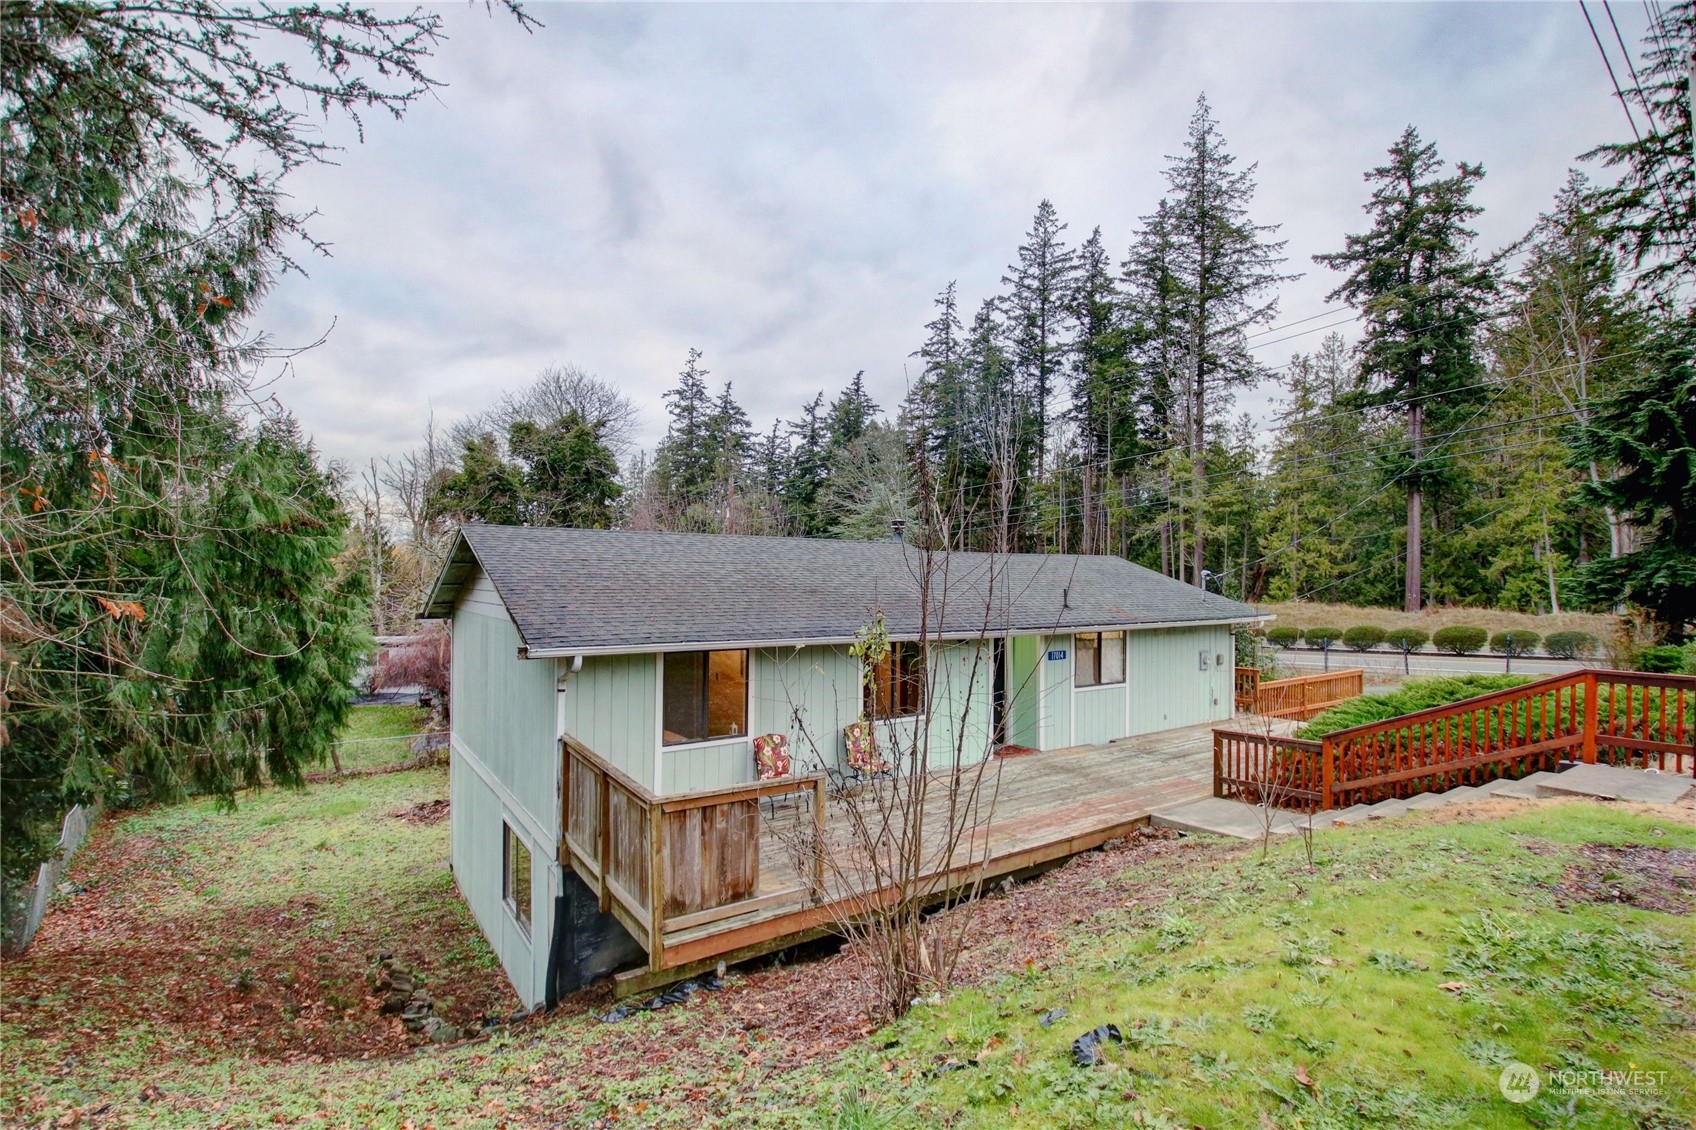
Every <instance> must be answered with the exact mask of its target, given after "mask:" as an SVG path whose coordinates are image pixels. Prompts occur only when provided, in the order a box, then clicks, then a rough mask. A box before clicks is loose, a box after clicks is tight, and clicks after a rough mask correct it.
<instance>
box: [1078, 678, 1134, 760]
mask: <svg viewBox="0 0 1696 1130" xmlns="http://www.w3.org/2000/svg"><path fill="white" fill-rule="evenodd" d="M1125 698H1126V691H1125V684H1124V683H1111V684H1108V685H1107V686H1101V687H1079V688H1078V690H1077V691H1076V692H1075V697H1074V698H1073V700H1072V719H1073V725H1074V726H1075V727H1076V730H1075V731H1074V733H1073V735H1072V744H1073V745H1100V744H1101V743H1102V742H1110V741H1114V740H1116V739H1118V738H1122V737H1124V736H1125V734H1126V729H1125Z"/></svg>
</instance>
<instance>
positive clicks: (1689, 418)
mask: <svg viewBox="0 0 1696 1130" xmlns="http://www.w3.org/2000/svg"><path fill="white" fill-rule="evenodd" d="M1646 351H1647V358H1646V363H1645V365H1644V366H1643V371H1642V372H1641V373H1639V374H1635V375H1633V376H1631V377H1628V378H1627V379H1625V380H1624V381H1622V382H1621V383H1620V385H1619V387H1618V388H1617V389H1615V390H1614V391H1613V392H1612V393H1611V394H1610V395H1608V396H1607V397H1606V398H1605V399H1603V400H1602V401H1601V402H1600V403H1599V404H1598V405H1597V406H1596V412H1595V415H1594V416H1593V417H1592V419H1591V420H1590V422H1589V424H1588V425H1586V427H1585V428H1584V429H1583V431H1582V432H1581V433H1580V435H1579V439H1578V442H1577V444H1576V445H1575V448H1574V453H1573V457H1574V461H1575V462H1577V463H1579V464H1580V465H1582V464H1584V463H1586V462H1589V461H1592V460H1594V461H1597V462H1601V463H1606V464H1610V465H1613V466H1616V467H1619V468H1621V471H1620V473H1619V474H1618V475H1616V476H1615V477H1613V478H1611V479H1607V480H1604V481H1603V482H1602V483H1600V484H1592V483H1586V484H1585V485H1584V488H1583V491H1584V494H1585V495H1586V496H1587V498H1588V500H1589V501H1591V502H1592V503H1594V504H1598V505H1604V506H1609V507H1612V508H1613V509H1614V510H1615V511H1617V512H1618V513H1621V514H1624V515H1626V516H1627V517H1628V518H1629V519H1630V521H1631V522H1632V524H1633V525H1634V526H1636V527H1637V528H1638V530H1639V531H1640V537H1641V544H1640V546H1639V547H1638V548H1636V549H1634V550H1633V551H1631V552H1629V553H1626V554H1624V555H1623V556H1620V557H1615V558H1610V559H1608V560H1601V561H1592V562H1590V563H1589V564H1588V565H1584V566H1582V567H1580V569H1579V571H1578V572H1579V579H1580V583H1581V585H1582V586H1583V587H1584V588H1585V589H1586V590H1587V592H1588V593H1589V594H1590V595H1591V596H1593V597H1595V598H1598V599H1602V600H1609V601H1620V600H1630V601H1634V602H1636V603H1637V604H1640V605H1642V606H1643V607H1644V608H1647V609H1648V610H1649V611H1650V613H1651V614H1652V615H1653V616H1654V618H1655V619H1656V621H1657V622H1659V624H1660V625H1661V626H1662V628H1663V629H1664V630H1665V632H1666V634H1667V637H1668V639H1669V640H1670V641H1671V642H1673V643H1680V642H1683V641H1684V640H1685V639H1687V638H1689V637H1690V635H1691V634H1692V632H1693V631H1696V311H1692V310H1686V311H1685V312H1684V313H1683V315H1682V316H1681V317H1679V318H1678V319H1676V320H1674V319H1668V320H1667V321H1665V322H1663V323H1662V324H1661V325H1660V326H1659V327H1658V329H1657V332H1656V333H1655V334H1654V336H1653V337H1652V338H1651V339H1650V340H1649V342H1648V345H1647V350H1646Z"/></svg>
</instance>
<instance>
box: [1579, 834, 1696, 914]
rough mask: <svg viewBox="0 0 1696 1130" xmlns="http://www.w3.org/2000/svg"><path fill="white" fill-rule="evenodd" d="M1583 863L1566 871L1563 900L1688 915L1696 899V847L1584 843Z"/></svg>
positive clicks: (1581, 849)
mask: <svg viewBox="0 0 1696 1130" xmlns="http://www.w3.org/2000/svg"><path fill="white" fill-rule="evenodd" d="M1579 854H1580V855H1581V856H1582V857H1583V862H1580V863H1576V864H1574V865H1573V866H1571V867H1569V868H1567V872H1566V875H1565V876H1564V877H1563V878H1562V879H1561V888H1560V891H1561V897H1562V898H1564V899H1566V900H1568V901H1570V902H1614V903H1624V904H1625V905H1627V906H1636V907H1641V908H1642V909H1644V910H1658V911H1661V912H1662V913H1665V914H1689V913H1690V908H1691V903H1692V900H1696V849H1691V848H1671V847H1654V846H1651V845H1645V844H1634V845H1630V846H1626V847H1611V846H1608V845H1605V844H1585V845H1584V846H1583V847H1582V848H1580V849H1579Z"/></svg>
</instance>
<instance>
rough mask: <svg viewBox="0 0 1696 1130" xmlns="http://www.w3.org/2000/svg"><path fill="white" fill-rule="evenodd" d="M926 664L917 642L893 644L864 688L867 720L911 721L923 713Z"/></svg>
mask: <svg viewBox="0 0 1696 1130" xmlns="http://www.w3.org/2000/svg"><path fill="white" fill-rule="evenodd" d="M924 704H925V661H924V653H923V652H921V651H920V650H919V645H918V644H916V643H892V644H890V645H889V654H888V655H886V656H884V657H883V658H882V659H881V660H879V661H878V664H877V666H875V667H873V668H872V672H871V680H870V682H869V683H868V684H867V685H866V693H865V709H866V717H868V718H912V717H914V716H916V715H918V714H920V713H922V712H923V711H924Z"/></svg>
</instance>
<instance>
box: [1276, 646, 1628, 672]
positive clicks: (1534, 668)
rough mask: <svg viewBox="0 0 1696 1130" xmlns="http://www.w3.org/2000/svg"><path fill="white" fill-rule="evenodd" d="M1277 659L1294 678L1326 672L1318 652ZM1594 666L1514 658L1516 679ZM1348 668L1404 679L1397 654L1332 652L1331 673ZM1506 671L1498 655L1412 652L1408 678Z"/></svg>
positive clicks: (1300, 652)
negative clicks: (1297, 675)
mask: <svg viewBox="0 0 1696 1130" xmlns="http://www.w3.org/2000/svg"><path fill="white" fill-rule="evenodd" d="M1277 655H1278V665H1279V666H1280V667H1283V668H1285V669H1286V670H1289V671H1292V672H1294V673H1296V674H1300V675H1310V674H1313V673H1314V672H1317V671H1322V670H1324V669H1325V656H1324V653H1323V652H1320V651H1310V650H1308V649H1306V648H1291V649H1290V650H1288V651H1280V652H1278V653H1277ZM1597 665H1598V662H1597V661H1596V660H1590V661H1588V662H1582V661H1579V660H1574V659H1550V658H1547V657H1537V656H1528V655H1516V656H1514V657H1513V673H1514V674H1515V675H1534V676H1538V677H1542V676H1547V675H1564V674H1566V673H1567V672H1568V671H1581V670H1583V669H1584V668H1585V667H1594V666H1597ZM1350 667H1361V668H1364V669H1365V670H1366V673H1367V676H1368V678H1370V677H1371V676H1373V675H1382V676H1384V677H1386V678H1395V679H1400V678H1402V677H1403V671H1402V656H1401V652H1399V651H1397V652H1391V651H1350V650H1349V649H1348V648H1346V647H1338V648H1332V649H1331V670H1333V671H1341V670H1345V669H1347V668H1350ZM1506 669H1507V664H1506V657H1505V656H1501V655H1442V654H1439V653H1437V652H1431V651H1427V652H1415V653H1414V654H1412V655H1410V656H1408V670H1407V674H1409V675H1500V674H1502V673H1503V672H1504V671H1505V670H1506Z"/></svg>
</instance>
